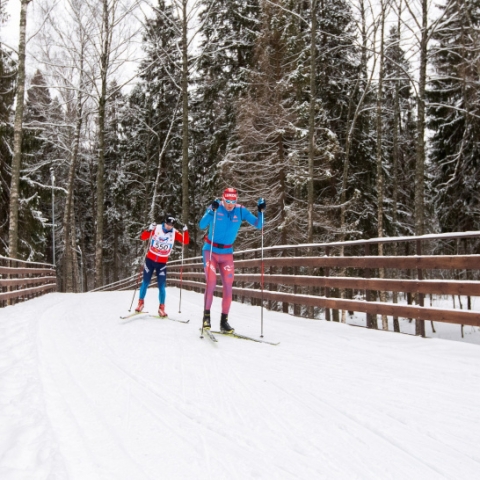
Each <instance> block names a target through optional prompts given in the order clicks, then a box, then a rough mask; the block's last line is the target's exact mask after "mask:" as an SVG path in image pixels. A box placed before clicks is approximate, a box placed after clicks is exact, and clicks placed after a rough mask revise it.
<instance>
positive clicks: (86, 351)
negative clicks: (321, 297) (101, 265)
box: [0, 288, 480, 480]
mask: <svg viewBox="0 0 480 480" xmlns="http://www.w3.org/2000/svg"><path fill="white" fill-rule="evenodd" d="M132 293H133V292H114V293H86V294H60V293H56V294H50V295H46V296H44V297H41V298H37V299H35V300H31V301H28V302H25V303H23V304H19V305H16V306H14V307H7V308H3V309H0V479H2V480H37V479H48V480H57V479H58V480H67V479H72V480H77V479H78V480H107V479H108V480H110V479H111V480H141V479H155V480H159V479H161V480H163V479H166V480H170V479H174V480H176V479H188V480H190V479H192V480H198V479H213V480H223V479H225V480H233V479H241V480H243V479H267V480H271V479H302V480H303V479H305V480H317V479H329V480H331V479H346V480H352V479H368V480H371V479H380V480H386V479H402V480H404V479H409V480H410V479H414V480H416V479H421V480H427V479H455V480H468V479H472V480H473V479H475V480H476V479H478V478H480V476H479V475H480V474H479V472H480V448H479V446H480V346H479V345H475V344H471V343H467V342H458V341H452V340H444V339H438V338H428V339H422V338H418V337H414V336H410V335H400V334H394V333H387V332H382V331H371V330H367V329H364V328H356V327H352V326H349V325H345V324H338V323H331V322H326V321H322V320H307V319H300V318H295V317H293V316H290V315H286V314H282V313H278V312H269V311H266V310H264V334H265V339H266V340H270V341H280V342H281V343H280V345H278V346H271V345H265V344H259V343H254V342H251V341H246V340H239V339H235V338H230V337H225V336H220V335H218V336H217V337H218V343H216V344H214V343H212V342H211V341H210V340H209V339H208V338H204V339H203V340H202V339H200V338H199V326H200V319H201V311H202V305H203V297H202V295H200V294H197V293H193V292H186V291H183V292H182V313H181V314H179V313H177V312H178V303H179V296H178V295H179V290H177V289H176V288H168V289H167V307H168V308H167V310H168V311H169V312H170V315H171V316H175V317H177V318H182V319H190V320H191V321H190V323H189V324H182V323H177V322H173V321H169V320H160V319H154V318H149V317H147V316H145V317H136V318H134V319H130V320H121V319H120V318H119V316H120V315H124V314H126V313H127V310H128V308H129V306H130V302H131V299H132ZM156 297H157V291H156V289H153V288H152V289H150V290H149V292H148V295H147V299H146V307H147V309H149V310H150V311H155V310H156V308H157V307H158V303H157V298H156ZM219 317H220V299H217V298H216V299H215V300H214V306H213V309H212V318H213V327H214V328H217V327H218V323H219ZM230 323H231V324H232V325H233V326H234V327H235V328H236V330H237V331H238V332H239V333H244V334H246V335H254V336H258V335H259V333H260V308H259V307H251V306H247V305H242V304H238V303H233V304H232V309H231V312H230ZM436 327H437V328H438V329H439V330H440V327H442V326H441V325H440V324H436ZM455 328H456V329H457V330H459V328H460V327H458V326H455ZM467 330H468V332H469V335H470V336H472V335H471V334H472V332H473V333H474V332H475V331H478V329H471V327H468V328H467ZM467 330H466V331H467Z"/></svg>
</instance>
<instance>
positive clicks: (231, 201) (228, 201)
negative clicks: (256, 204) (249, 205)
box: [224, 200, 237, 205]
mask: <svg viewBox="0 0 480 480" xmlns="http://www.w3.org/2000/svg"><path fill="white" fill-rule="evenodd" d="M224 201H225V203H228V204H229V205H232V204H235V203H237V201H236V200H224Z"/></svg>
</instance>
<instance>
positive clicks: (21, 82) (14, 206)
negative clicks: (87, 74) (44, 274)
mask: <svg viewBox="0 0 480 480" xmlns="http://www.w3.org/2000/svg"><path fill="white" fill-rule="evenodd" d="M30 2H31V0H21V9H20V32H19V41H18V73H17V105H16V108H15V123H14V126H13V159H12V179H11V182H10V208H9V229H8V255H9V256H10V257H11V258H17V256H18V205H19V197H20V192H19V189H20V167H21V163H22V137H23V131H22V123H23V107H24V103H25V52H26V36H27V7H28V4H29V3H30Z"/></svg>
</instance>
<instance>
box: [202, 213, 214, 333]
mask: <svg viewBox="0 0 480 480" xmlns="http://www.w3.org/2000/svg"><path fill="white" fill-rule="evenodd" d="M216 221H217V209H215V210H214V211H213V228H212V240H211V243H210V261H209V262H208V263H207V265H206V267H207V268H206V270H207V271H206V273H205V298H204V300H203V311H204V312H205V310H206V309H207V293H208V271H209V269H210V266H211V264H212V254H213V239H214V238H215V223H216ZM207 238H208V236H207ZM215 274H216V272H215ZM200 338H203V319H202V332H201V334H200Z"/></svg>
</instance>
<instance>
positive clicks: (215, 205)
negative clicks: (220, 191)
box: [210, 200, 220, 211]
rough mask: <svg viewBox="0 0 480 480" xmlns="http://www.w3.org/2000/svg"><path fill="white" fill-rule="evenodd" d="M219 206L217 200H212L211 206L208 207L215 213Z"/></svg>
mask: <svg viewBox="0 0 480 480" xmlns="http://www.w3.org/2000/svg"><path fill="white" fill-rule="evenodd" d="M219 206H220V203H219V202H218V200H214V201H213V202H212V203H211V205H210V208H211V209H212V210H213V211H215V210H216V209H217V208H218V207H219Z"/></svg>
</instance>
